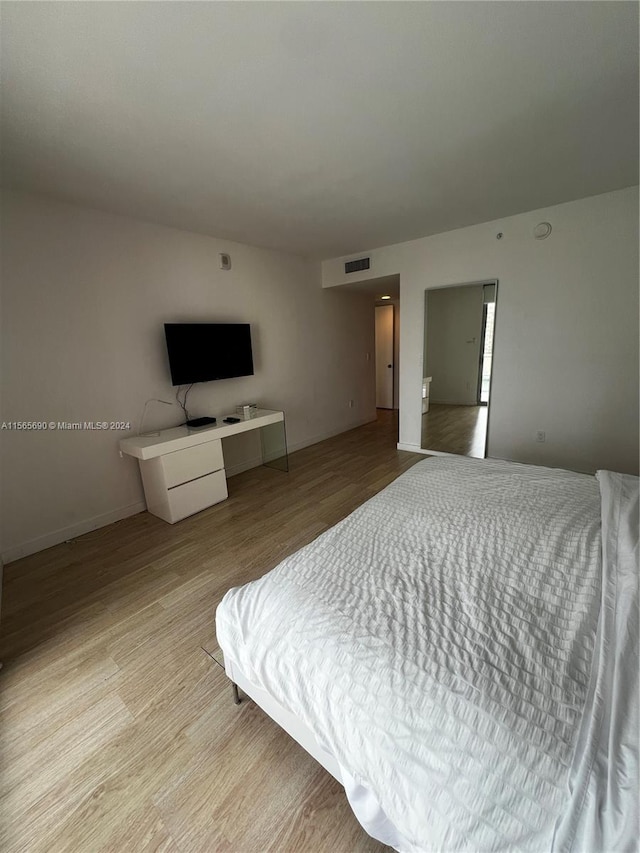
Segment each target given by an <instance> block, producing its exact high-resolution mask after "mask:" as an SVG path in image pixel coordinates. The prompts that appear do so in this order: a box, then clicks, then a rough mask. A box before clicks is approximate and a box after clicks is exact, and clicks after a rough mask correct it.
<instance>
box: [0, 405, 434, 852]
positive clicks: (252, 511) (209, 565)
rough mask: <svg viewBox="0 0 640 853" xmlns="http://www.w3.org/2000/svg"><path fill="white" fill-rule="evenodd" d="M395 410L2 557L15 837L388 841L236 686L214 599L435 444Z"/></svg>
mask: <svg viewBox="0 0 640 853" xmlns="http://www.w3.org/2000/svg"><path fill="white" fill-rule="evenodd" d="M396 442H397V417H396V416H394V414H393V413H390V412H381V413H380V416H379V419H378V422H377V423H373V424H369V425H367V426H365V427H361V428H359V429H357V430H352V431H350V432H348V433H345V434H343V435H339V436H336V437H334V438H332V439H329V440H328V441H325V442H321V443H320V444H318V445H314V446H313V447H309V448H305V449H304V450H301V451H298V452H297V453H295V454H292V456H291V460H290V461H291V470H290V473H289V474H283V473H281V472H278V471H273V470H270V469H266V468H259V469H253V470H251V471H247V472H245V473H243V474H241V475H238V476H237V477H234V478H232V479H231V480H230V481H229V495H230V496H229V499H228V500H227V501H225V502H224V503H221V504H218V505H216V506H215V507H211V508H210V509H208V510H205V511H204V512H202V513H199V514H198V515H197V516H193V517H191V518H189V519H185V520H184V521H182V522H180V523H179V524H176V525H168V524H165V523H164V522H162V521H161V520H159V519H157V518H155V517H154V516H151V515H149V514H148V513H141V514H139V515H137V516H134V517H131V518H127V519H124V520H123V521H120V522H117V523H116V524H112V525H110V526H109V527H105V528H102V529H101V530H97V531H93V532H91V533H89V534H87V535H86V536H83V537H79V538H78V539H76V540H74V541H72V542H68V543H64V544H62V545H59V546H56V547H55V548H51V549H49V550H48V551H45V552H42V553H40V554H35V555H33V556H31V557H27V558H25V559H23V560H19V561H16V562H15V563H12V564H10V565H9V566H7V567H5V573H4V574H5V586H4V595H3V619H2V623H1V624H0V658H1V659H3V660H4V661H5V669H4V670H3V671H2V673H1V674H0V760H2V773H1V775H0V792H1V795H0V821H1V822H2V832H3V836H2V840H1V842H0V843H1V844H2V850H3V851H4V853H24V851H28V853H45V851H46V853H58V851H60V853H62V851H64V853H71V851H73V853H107V851H108V852H109V853H125V851H126V853H138V851H158V853H159V852H160V851H162V853H191V851H193V853H225V851H229V853H264V851H272V852H273V853H325V851H326V853H329V851H331V853H379V851H382V850H384V849H386V848H384V847H383V846H382V845H380V844H378V843H377V842H375V841H373V840H372V839H370V838H369V837H368V836H367V835H366V833H364V831H363V830H362V829H361V828H360V826H359V824H358V823H357V821H356V819H355V818H354V816H353V814H352V813H351V811H350V809H349V806H348V803H347V801H346V798H345V796H344V791H343V790H342V788H341V786H340V785H339V784H338V783H337V782H336V781H335V780H334V779H333V778H332V777H331V776H330V775H329V774H327V773H326V772H325V771H324V769H323V768H322V767H320V765H318V764H317V763H316V762H315V761H314V760H313V759H312V758H311V757H310V756H309V755H308V754H307V753H306V752H305V751H304V750H302V749H301V748H300V747H299V746H298V744H296V743H295V741H293V740H292V739H291V738H290V737H289V736H288V735H287V734H286V733H285V732H283V731H282V730H281V729H280V728H279V727H278V726H277V725H276V724H275V723H274V722H273V721H272V720H270V718H269V717H268V716H267V715H265V714H264V713H263V712H262V711H261V710H260V709H259V708H257V707H256V706H255V705H254V704H253V703H252V702H251V701H250V700H246V701H245V702H243V703H242V705H241V706H240V707H239V708H238V707H237V706H235V705H234V704H233V702H232V700H231V692H230V686H229V682H228V679H227V678H226V675H225V674H224V671H223V670H222V668H221V667H220V666H219V664H217V663H216V662H215V661H214V660H213V659H212V658H211V657H210V656H209V655H207V654H206V653H205V652H204V651H203V648H204V649H207V650H208V651H211V652H213V653H216V652H217V653H218V657H219V659H221V658H220V653H219V649H218V647H217V640H216V637H215V622H214V616H215V608H216V606H217V604H218V602H219V601H220V600H221V598H222V596H223V595H224V594H225V592H226V591H227V590H228V589H229V588H230V587H231V586H237V585H240V584H242V583H246V582H247V581H250V580H252V579H254V578H257V577H260V576H261V575H262V574H264V572H265V571H267V570H269V569H270V568H272V567H273V566H275V565H276V564H277V563H278V562H280V561H281V560H282V559H283V558H284V557H285V556H287V555H288V554H290V553H292V552H293V551H295V550H297V549H298V548H300V547H302V546H303V545H305V544H307V543H308V542H310V541H311V540H312V539H314V538H315V537H316V536H318V535H320V534H321V533H322V532H323V531H324V530H326V529H327V527H328V526H330V525H332V524H334V523H335V522H336V521H339V520H340V519H342V518H344V517H345V516H346V515H347V514H348V513H349V512H351V511H352V510H353V509H355V508H356V507H357V506H359V505H360V504H361V503H363V502H364V501H365V500H366V499H367V498H368V497H370V496H371V495H373V494H375V493H376V492H377V491H379V490H380V489H381V488H383V487H384V486H385V485H386V484H387V483H389V482H390V481H391V480H393V479H394V478H395V477H396V476H398V474H400V473H402V471H404V470H406V469H407V468H408V467H410V466H411V465H413V464H415V463H416V462H417V461H420V460H421V459H423V458H424V457H423V456H419V455H416V454H411V453H405V452H403V451H398V450H396Z"/></svg>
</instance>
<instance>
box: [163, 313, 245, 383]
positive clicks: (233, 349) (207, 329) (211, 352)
mask: <svg viewBox="0 0 640 853" xmlns="http://www.w3.org/2000/svg"><path fill="white" fill-rule="evenodd" d="M164 333H165V336H166V339H167V352H168V354H169V367H170V368H171V382H172V384H173V385H191V383H192V382H209V381H211V380H212V379H230V378H231V377H233V376H252V375H253V353H252V351H251V327H250V326H249V324H248V323H165V324H164Z"/></svg>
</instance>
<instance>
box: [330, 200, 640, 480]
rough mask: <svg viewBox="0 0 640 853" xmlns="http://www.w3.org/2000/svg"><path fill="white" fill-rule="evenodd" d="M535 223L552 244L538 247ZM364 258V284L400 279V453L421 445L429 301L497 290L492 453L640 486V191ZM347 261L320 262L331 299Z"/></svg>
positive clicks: (532, 214)
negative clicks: (606, 472) (479, 287)
mask: <svg viewBox="0 0 640 853" xmlns="http://www.w3.org/2000/svg"><path fill="white" fill-rule="evenodd" d="M541 221H549V222H550V223H551V224H552V226H553V232H552V234H551V236H550V237H548V238H547V239H546V240H535V239H534V238H533V236H532V230H533V228H534V226H535V225H536V224H537V223H538V222H541ZM497 233H502V234H503V236H502V238H501V239H496V235H497ZM362 254H365V252H359V253H358V255H357V256H362ZM366 254H369V255H370V256H371V268H370V269H369V270H368V271H367V272H366V276H367V277H372V276H375V277H379V276H385V275H394V274H399V275H400V302H401V312H402V318H401V324H402V325H401V328H402V337H401V343H400V444H401V445H402V446H403V447H408V448H416V449H417V448H418V447H419V445H420V422H421V384H422V366H423V317H424V312H423V300H424V291H425V289H426V288H433V287H442V286H444V285H451V284H460V283H463V282H469V281H481V280H486V279H494V278H495V279H498V281H499V287H498V303H497V311H496V333H495V345H494V368H493V383H492V399H491V413H490V420H489V437H488V454H489V455H490V456H493V457H498V458H504V459H514V460H517V461H522V462H532V463H539V464H547V465H551V466H563V467H567V468H572V469H575V470H580V471H594V470H595V469H597V468H610V469H613V470H618V471H625V472H630V473H636V474H637V473H638V386H639V382H638V188H637V187H631V188H629V189H626V190H620V191H617V192H613V193H606V194H604V195H600V196H594V197H592V198H586V199H581V200H579V201H575V202H570V203H568V204H562V205H557V206H555V207H550V208H545V209H542V210H536V211H532V212H530V213H524V214H520V215H518V216H512V217H508V218H506V219H502V220H497V221H495V222H488V223H485V224H482V225H475V226H473V227H470V228H463V229H460V230H458V231H450V232H447V233H446V234H437V235H435V236H433V237H426V238H423V239H421V240H413V241H411V242H408V243H399V244H396V245H393V246H386V247H383V248H381V249H374V250H373V251H371V252H367V253H366ZM349 259H350V258H349V257H347V258H335V259H332V260H328V261H325V262H324V263H323V265H322V269H323V285H324V286H325V287H328V288H331V287H335V286H337V285H341V284H344V283H345V276H344V267H343V264H344V261H345V260H349ZM355 275H356V274H351V275H350V276H349V281H353V279H354V276H355ZM536 430H544V431H545V432H546V439H547V440H546V442H545V443H544V444H541V443H537V442H536V441H535V432H536Z"/></svg>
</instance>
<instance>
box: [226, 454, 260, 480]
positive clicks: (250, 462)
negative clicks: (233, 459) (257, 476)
mask: <svg viewBox="0 0 640 853" xmlns="http://www.w3.org/2000/svg"><path fill="white" fill-rule="evenodd" d="M260 465H262V457H261V456H253V457H252V458H251V459H247V460H245V461H244V462H238V464H237V465H230V466H229V467H228V468H225V469H224V470H225V473H226V475H227V479H229V477H235V476H236V474H242V472H243V471H249V470H250V469H251V468H259V467H260Z"/></svg>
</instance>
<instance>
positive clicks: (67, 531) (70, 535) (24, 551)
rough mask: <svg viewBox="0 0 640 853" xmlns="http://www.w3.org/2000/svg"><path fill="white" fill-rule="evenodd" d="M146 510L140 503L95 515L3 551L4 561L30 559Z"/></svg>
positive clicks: (143, 503)
mask: <svg viewBox="0 0 640 853" xmlns="http://www.w3.org/2000/svg"><path fill="white" fill-rule="evenodd" d="M146 508H147V505H146V504H145V502H144V501H139V502H138V503H135V504H130V505H129V506H123V507H120V508H119V509H115V510H112V511H111V512H105V513H103V514H102V515H95V516H94V517H93V518H87V519H85V520H84V521H79V522H78V523H77V524H72V525H70V526H69V527H62V528H60V529H59V530H53V531H52V532H51V533H45V534H44V536H38V537H37V538H36V539H30V540H29V541H28V542H23V543H22V544H21V545H14V546H13V547H12V548H8V549H7V550H6V551H3V553H2V561H3V562H4V564H5V565H6V564H7V563H11V562H13V561H14V560H19V559H20V558H21V557H28V556H29V555H30V554H35V553H37V552H38V551H44V550H45V548H51V547H52V546H53V545H59V544H60V543H61V542H68V541H69V539H75V538H76V536H82V535H83V533H90V532H91V531H92V530H97V529H98V527H106V526H107V524H113V523H114V522H115V521H121V520H122V519H123V518H128V517H129V516H130V515H137V514H138V513H139V512H144V511H145V510H146Z"/></svg>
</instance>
